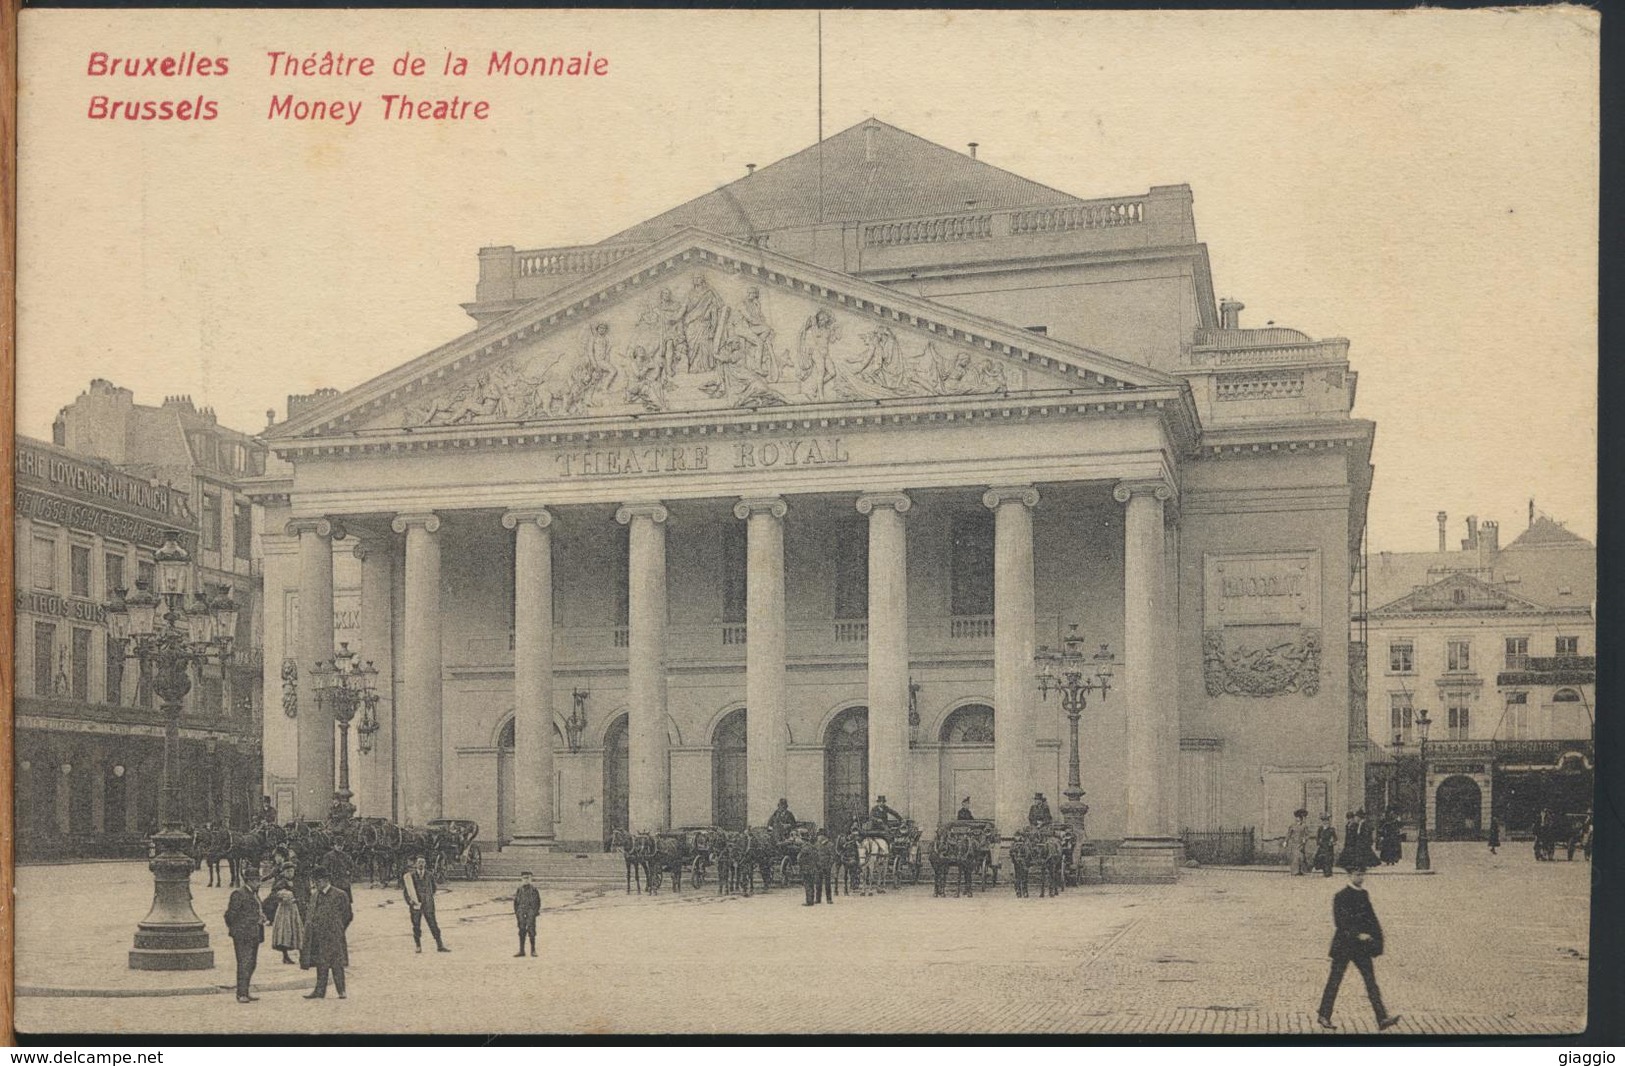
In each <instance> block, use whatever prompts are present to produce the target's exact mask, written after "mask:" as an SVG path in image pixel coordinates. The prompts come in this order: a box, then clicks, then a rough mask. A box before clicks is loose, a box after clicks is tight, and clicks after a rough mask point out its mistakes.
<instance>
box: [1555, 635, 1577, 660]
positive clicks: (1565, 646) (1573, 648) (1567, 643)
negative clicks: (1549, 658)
mask: <svg viewBox="0 0 1625 1066" xmlns="http://www.w3.org/2000/svg"><path fill="white" fill-rule="evenodd" d="M1579 654H1580V638H1579V637H1558V638H1557V655H1558V658H1568V657H1571V656H1575V655H1579Z"/></svg>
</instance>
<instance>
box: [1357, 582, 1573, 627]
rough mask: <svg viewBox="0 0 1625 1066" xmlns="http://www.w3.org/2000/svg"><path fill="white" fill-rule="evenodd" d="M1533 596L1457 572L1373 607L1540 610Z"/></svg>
mask: <svg viewBox="0 0 1625 1066" xmlns="http://www.w3.org/2000/svg"><path fill="white" fill-rule="evenodd" d="M1541 609H1542V608H1541V605H1540V604H1537V603H1535V602H1534V601H1533V600H1527V599H1524V598H1523V597H1522V596H1516V595H1513V594H1512V593H1510V592H1508V591H1507V590H1506V589H1504V588H1501V587H1499V586H1496V585H1492V584H1490V583H1488V582H1486V581H1484V580H1482V579H1480V578H1478V577H1475V576H1473V575H1472V574H1466V573H1454V574H1450V575H1448V576H1446V577H1443V578H1440V579H1439V580H1438V581H1435V582H1433V583H1432V584H1431V585H1423V586H1422V587H1421V588H1418V589H1416V590H1415V591H1413V592H1411V593H1410V594H1409V595H1406V596H1402V597H1400V598H1399V599H1397V600H1394V601H1393V602H1392V603H1389V604H1385V605H1383V606H1381V607H1378V608H1377V609H1376V610H1374V611H1372V612H1371V613H1372V615H1373V616H1375V615H1404V614H1439V613H1447V612H1453V611H1462V612H1477V611H1529V610H1536V611H1538V610H1541Z"/></svg>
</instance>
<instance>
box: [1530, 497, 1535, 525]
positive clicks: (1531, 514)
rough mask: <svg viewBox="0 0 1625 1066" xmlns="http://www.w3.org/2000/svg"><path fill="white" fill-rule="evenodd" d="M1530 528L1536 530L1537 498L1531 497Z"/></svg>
mask: <svg viewBox="0 0 1625 1066" xmlns="http://www.w3.org/2000/svg"><path fill="white" fill-rule="evenodd" d="M1529 528H1530V529H1534V528H1535V498H1534V497H1533V496H1531V497H1529Z"/></svg>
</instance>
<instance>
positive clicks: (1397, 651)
mask: <svg viewBox="0 0 1625 1066" xmlns="http://www.w3.org/2000/svg"><path fill="white" fill-rule="evenodd" d="M1415 654H1416V648H1415V646H1414V645H1412V644H1411V642H1410V641H1408V640H1396V641H1394V642H1393V643H1391V644H1389V645H1388V672H1389V673H1390V674H1408V673H1411V672H1412V670H1414V669H1415V665H1414V664H1415Z"/></svg>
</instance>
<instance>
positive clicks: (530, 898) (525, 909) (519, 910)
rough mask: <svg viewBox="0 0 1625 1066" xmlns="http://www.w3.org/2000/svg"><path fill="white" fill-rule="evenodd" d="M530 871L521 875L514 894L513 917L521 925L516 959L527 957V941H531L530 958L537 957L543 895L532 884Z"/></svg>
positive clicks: (515, 953) (514, 955) (514, 954)
mask: <svg viewBox="0 0 1625 1066" xmlns="http://www.w3.org/2000/svg"><path fill="white" fill-rule="evenodd" d="M530 876H531V875H530V871H529V870H526V871H525V872H524V873H522V874H520V875H519V887H518V888H516V889H514V892H513V916H514V920H515V921H517V922H518V923H519V950H518V951H516V952H514V953H513V957H514V958H516V959H519V958H523V957H524V955H525V939H526V938H527V937H528V938H529V939H530V957H531V958H533V959H534V958H535V957H536V916H537V915H538V914H540V913H542V894H541V893H540V892H538V891H537V890H536V886H535V885H533V884H531V883H530Z"/></svg>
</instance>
